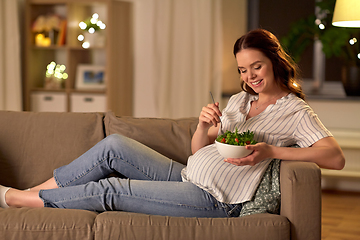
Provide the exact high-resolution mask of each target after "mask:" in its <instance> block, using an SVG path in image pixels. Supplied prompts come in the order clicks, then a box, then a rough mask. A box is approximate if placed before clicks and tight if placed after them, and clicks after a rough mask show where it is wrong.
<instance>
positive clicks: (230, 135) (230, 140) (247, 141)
mask: <svg viewBox="0 0 360 240" xmlns="http://www.w3.org/2000/svg"><path fill="white" fill-rule="evenodd" d="M216 141H218V142H221V143H226V144H230V145H236V146H246V145H251V144H256V143H257V142H256V141H255V140H254V132H250V130H248V131H247V132H243V133H238V130H237V128H236V129H235V132H230V131H226V132H225V133H224V134H222V135H219V136H218V137H217V138H216Z"/></svg>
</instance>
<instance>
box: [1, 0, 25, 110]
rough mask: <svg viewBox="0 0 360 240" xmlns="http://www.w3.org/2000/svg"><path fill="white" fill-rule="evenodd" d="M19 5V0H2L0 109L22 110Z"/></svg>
mask: <svg viewBox="0 0 360 240" xmlns="http://www.w3.org/2000/svg"><path fill="white" fill-rule="evenodd" d="M18 7H19V5H18V1H17V0H0V21H1V24H0V110H11V111H21V110H22V97H21V95H22V94H21V60H20V59H21V58H20V26H19V19H18V18H19V12H18V11H19V8H18Z"/></svg>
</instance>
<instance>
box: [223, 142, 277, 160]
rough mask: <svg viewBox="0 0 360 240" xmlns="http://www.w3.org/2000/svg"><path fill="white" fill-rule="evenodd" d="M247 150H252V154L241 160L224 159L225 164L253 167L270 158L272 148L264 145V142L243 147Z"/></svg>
mask: <svg viewBox="0 0 360 240" xmlns="http://www.w3.org/2000/svg"><path fill="white" fill-rule="evenodd" d="M245 148H246V149H248V150H253V152H252V153H251V154H250V155H248V156H246V157H243V158H228V159H225V162H228V163H231V164H234V165H236V166H245V165H250V166H254V165H256V164H257V163H259V162H261V161H263V160H265V159H266V158H271V157H272V147H271V145H269V144H266V143H264V142H261V143H257V144H254V145H247V146H245Z"/></svg>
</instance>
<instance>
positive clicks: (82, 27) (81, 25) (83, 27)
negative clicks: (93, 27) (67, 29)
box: [79, 22, 87, 30]
mask: <svg viewBox="0 0 360 240" xmlns="http://www.w3.org/2000/svg"><path fill="white" fill-rule="evenodd" d="M79 27H80V28H81V29H82V30H85V29H86V27H87V24H86V23H84V22H80V23H79Z"/></svg>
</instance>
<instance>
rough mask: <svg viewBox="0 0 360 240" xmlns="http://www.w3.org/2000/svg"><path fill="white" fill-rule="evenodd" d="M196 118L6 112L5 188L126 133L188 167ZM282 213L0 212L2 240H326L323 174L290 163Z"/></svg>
mask: <svg viewBox="0 0 360 240" xmlns="http://www.w3.org/2000/svg"><path fill="white" fill-rule="evenodd" d="M196 124H197V119H196V118H188V119H177V120H171V119H147V118H140V119H135V118H131V117H115V116H114V115H113V114H112V113H111V112H109V113H106V114H105V113H104V114H102V113H29V112H7V111H0V184H2V185H6V186H12V187H16V188H20V189H26V188H29V187H32V186H34V185H36V184H39V183H41V182H43V181H44V180H46V179H48V178H50V177H51V176H52V171H53V169H55V168H57V167H59V166H62V165H64V164H67V163H69V162H71V161H72V160H73V159H75V158H76V157H78V156H79V155H80V154H82V153H83V152H85V151H86V150H88V149H89V148H90V147H92V146H93V145H94V144H96V143H97V142H98V141H100V140H101V139H103V138H104V137H105V136H107V135H109V134H113V133H120V134H123V135H126V136H129V137H132V138H134V139H136V140H138V141H141V142H143V143H144V144H146V145H148V146H150V147H152V148H154V149H155V150H157V151H159V152H161V153H163V154H164V155H166V156H168V157H170V158H172V159H174V160H177V161H180V162H182V163H186V160H187V157H188V156H189V155H190V153H191V152H190V139H191V136H192V134H193V133H194V131H195V128H196ZM280 184H281V194H282V197H281V211H280V215H274V214H254V215H250V216H246V217H240V218H231V219H226V218H219V219H212V218H182V217H164V216H151V215H145V214H137V213H128V212H104V213H100V214H99V213H95V212H90V211H84V210H71V209H51V208H42V209H30V208H21V209H13V208H10V209H2V208H1V209H0V239H6V240H11V239H14V240H19V239H26V240H31V239H34V240H35V239H36V240H40V239H59V240H64V239H74V240H80V239H81V240H83V239H96V240H100V239H126V240H133V239H156V240H159V239H171V240H175V239H184V240H190V239H196V240H199V239H206V240H210V239H246V240H250V239H261V240H264V239H272V240H273V239H276V240H280V239H299V240H300V239H302V240H311V239H316V240H318V239H320V238H321V237H320V236H321V191H320V171H319V168H318V167H317V166H316V165H315V164H311V163H303V162H289V161H283V162H282V163H281V168H280Z"/></svg>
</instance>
